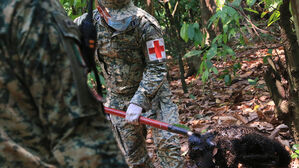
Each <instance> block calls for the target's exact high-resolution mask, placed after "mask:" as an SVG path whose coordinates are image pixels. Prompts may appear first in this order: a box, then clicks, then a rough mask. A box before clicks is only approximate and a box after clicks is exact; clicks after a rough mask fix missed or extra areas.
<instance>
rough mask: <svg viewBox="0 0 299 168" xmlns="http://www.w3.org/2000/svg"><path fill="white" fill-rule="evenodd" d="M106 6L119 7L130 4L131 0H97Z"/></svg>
mask: <svg viewBox="0 0 299 168" xmlns="http://www.w3.org/2000/svg"><path fill="white" fill-rule="evenodd" d="M98 2H99V3H100V4H102V5H103V6H104V7H106V8H110V9H120V8H123V7H124V6H126V5H128V4H130V2H131V0H98Z"/></svg>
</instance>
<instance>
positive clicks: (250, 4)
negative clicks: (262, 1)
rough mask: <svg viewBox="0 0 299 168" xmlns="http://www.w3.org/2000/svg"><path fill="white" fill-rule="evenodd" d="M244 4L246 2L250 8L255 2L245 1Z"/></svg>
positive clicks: (254, 0)
mask: <svg viewBox="0 0 299 168" xmlns="http://www.w3.org/2000/svg"><path fill="white" fill-rule="evenodd" d="M246 2H247V5H248V6H249V7H251V6H252V5H254V4H255V2H256V0H247V1H246Z"/></svg>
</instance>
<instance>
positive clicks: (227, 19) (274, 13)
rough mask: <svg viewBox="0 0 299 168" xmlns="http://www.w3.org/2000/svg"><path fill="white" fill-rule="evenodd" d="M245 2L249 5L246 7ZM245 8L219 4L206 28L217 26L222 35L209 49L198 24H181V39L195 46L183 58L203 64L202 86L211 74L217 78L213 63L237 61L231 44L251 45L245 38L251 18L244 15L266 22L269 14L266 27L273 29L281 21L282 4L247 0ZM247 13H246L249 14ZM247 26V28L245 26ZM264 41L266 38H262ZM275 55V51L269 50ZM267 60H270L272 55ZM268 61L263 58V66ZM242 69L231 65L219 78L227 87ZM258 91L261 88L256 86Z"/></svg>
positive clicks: (236, 2) (235, 2)
mask: <svg viewBox="0 0 299 168" xmlns="http://www.w3.org/2000/svg"><path fill="white" fill-rule="evenodd" d="M245 2H246V3H245ZM245 2H244V3H245V6H244V3H242V0H217V1H216V4H217V7H218V8H217V11H216V13H215V14H214V15H213V16H212V17H211V18H210V19H209V23H208V25H207V28H209V27H211V26H212V25H214V27H217V26H221V28H222V31H221V33H220V34H218V35H217V36H216V37H215V38H214V39H210V42H209V47H208V49H206V48H207V47H206V46H205V45H206V44H207V43H206V42H207V41H208V39H207V35H206V33H205V32H203V31H200V30H201V27H197V25H195V24H196V23H197V22H184V23H183V24H182V28H181V32H180V36H181V38H182V39H183V40H184V41H185V42H186V43H190V42H191V43H193V44H194V46H195V48H196V49H194V50H191V51H189V52H188V53H186V54H185V56H184V57H192V56H200V57H201V58H202V59H201V60H202V62H201V64H200V67H199V68H198V75H200V76H201V79H202V81H203V82H206V81H207V80H208V79H209V76H210V74H211V73H214V74H218V73H219V72H218V70H217V67H215V66H214V63H216V62H217V61H220V62H221V61H222V62H223V61H227V60H235V59H236V55H235V52H234V50H233V48H231V46H230V45H229V42H230V41H231V40H234V41H237V42H238V43H237V44H238V45H248V39H247V37H246V36H245V35H244V34H248V32H247V27H251V25H250V24H249V23H248V19H250V16H244V12H242V11H248V12H249V13H252V14H255V15H260V17H261V18H264V17H265V16H266V15H267V14H270V17H269V18H268V20H267V25H268V26H271V25H272V24H273V23H275V22H277V21H278V20H279V19H280V12H279V7H280V5H281V4H282V0H260V1H257V0H246V1H245ZM256 5H263V6H264V8H263V10H264V11H262V12H261V11H257V10H256V9H255V8H254V7H255V6H256ZM248 12H247V13H248ZM244 24H247V27H245V26H244ZM261 37H263V35H261ZM269 53H271V54H272V50H269ZM269 53H268V55H267V57H269V56H271V54H269ZM267 57H266V58H264V63H265V64H266V63H267ZM240 68H241V65H240V63H236V64H234V65H232V67H229V68H227V69H226V70H225V71H223V72H222V73H221V75H220V79H223V80H224V82H225V84H226V85H230V84H231V81H232V77H234V76H235V75H236V72H237V71H238V70H239V69H240ZM257 81H258V79H249V80H248V82H249V83H250V84H251V85H255V86H256V85H257ZM257 87H259V86H257Z"/></svg>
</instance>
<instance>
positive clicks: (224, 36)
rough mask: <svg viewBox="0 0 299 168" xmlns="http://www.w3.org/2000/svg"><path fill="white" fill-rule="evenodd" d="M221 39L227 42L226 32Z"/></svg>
mask: <svg viewBox="0 0 299 168" xmlns="http://www.w3.org/2000/svg"><path fill="white" fill-rule="evenodd" d="M222 40H223V43H224V44H226V43H227V34H226V33H224V34H223V37H222Z"/></svg>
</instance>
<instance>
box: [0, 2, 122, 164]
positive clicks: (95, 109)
mask: <svg viewBox="0 0 299 168" xmlns="http://www.w3.org/2000/svg"><path fill="white" fill-rule="evenodd" d="M78 44H79V32H78V27H77V25H75V24H74V23H73V21H72V20H70V19H69V18H68V17H67V16H66V13H65V11H64V9H63V7H62V6H61V4H60V3H59V1H58V0H43V1H41V0H2V1H1V3H0V167H1V168H21V167H22V168H36V167H39V168H54V167H57V168H58V167H63V168H72V167H74V168H79V167H88V168H96V167H100V168H112V167H113V168H123V167H127V166H126V163H125V161H124V159H123V158H122V156H121V153H120V150H119V149H118V147H117V143H116V142H115V139H114V137H113V133H112V131H111V127H110V126H109V122H107V120H106V118H105V116H104V114H103V113H102V112H101V109H102V107H101V106H102V104H101V103H100V102H98V101H97V100H96V99H94V97H93V95H91V92H90V91H89V90H88V86H87V84H86V67H85V64H84V61H83V60H82V59H81V53H80V51H79V47H78V46H79V45H78ZM77 88H80V89H78V90H77Z"/></svg>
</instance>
